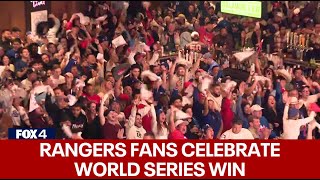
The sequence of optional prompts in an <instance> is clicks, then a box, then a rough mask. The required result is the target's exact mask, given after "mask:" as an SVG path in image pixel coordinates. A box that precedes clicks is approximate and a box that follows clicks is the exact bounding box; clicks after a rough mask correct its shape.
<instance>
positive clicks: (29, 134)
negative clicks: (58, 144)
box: [8, 128, 56, 139]
mask: <svg viewBox="0 0 320 180" xmlns="http://www.w3.org/2000/svg"><path fill="white" fill-rule="evenodd" d="M55 131H56V130H55V129H54V128H45V129H22V128H21V129H16V128H9V136H8V138H9V139H55V134H56V133H55Z"/></svg>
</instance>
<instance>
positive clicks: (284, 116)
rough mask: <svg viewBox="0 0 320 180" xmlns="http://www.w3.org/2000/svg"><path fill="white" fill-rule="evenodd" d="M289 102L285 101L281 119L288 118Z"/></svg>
mask: <svg viewBox="0 0 320 180" xmlns="http://www.w3.org/2000/svg"><path fill="white" fill-rule="evenodd" d="M288 112H289V104H288V103H287V104H286V106H285V107H284V111H283V121H287V120H288Z"/></svg>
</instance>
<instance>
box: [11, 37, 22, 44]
mask: <svg viewBox="0 0 320 180" xmlns="http://www.w3.org/2000/svg"><path fill="white" fill-rule="evenodd" d="M15 42H17V43H19V44H21V39H19V38H16V39H14V40H13V41H12V44H13V43H15Z"/></svg>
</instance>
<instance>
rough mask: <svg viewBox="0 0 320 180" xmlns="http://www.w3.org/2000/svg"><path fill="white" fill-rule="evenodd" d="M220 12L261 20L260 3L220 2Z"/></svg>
mask: <svg viewBox="0 0 320 180" xmlns="http://www.w3.org/2000/svg"><path fill="white" fill-rule="evenodd" d="M221 12H223V13H229V14H235V15H241V16H248V17H254V18H261V14H262V3H261V1H221Z"/></svg>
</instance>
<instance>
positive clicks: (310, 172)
mask: <svg viewBox="0 0 320 180" xmlns="http://www.w3.org/2000/svg"><path fill="white" fill-rule="evenodd" d="M0 147H1V148H0V159H1V163H0V169H1V173H0V178H97V177H101V178H112V179H115V178H121V179H124V178H135V179H137V178H169V177H170V178H177V179H185V178H189V179H191V178H194V177H198V178H214V177H219V178H243V179H247V178H319V177H320V174H319V170H318V169H319V167H318V165H317V164H318V162H320V156H319V150H320V142H319V141H308V140H305V141H284V140H282V141H279V140H278V141H174V142H173V141H129V140H126V141H66V140H65V141H57V140H52V141H42V140H8V141H0ZM12 170H14V171H12ZM13 172H16V173H13Z"/></svg>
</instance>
